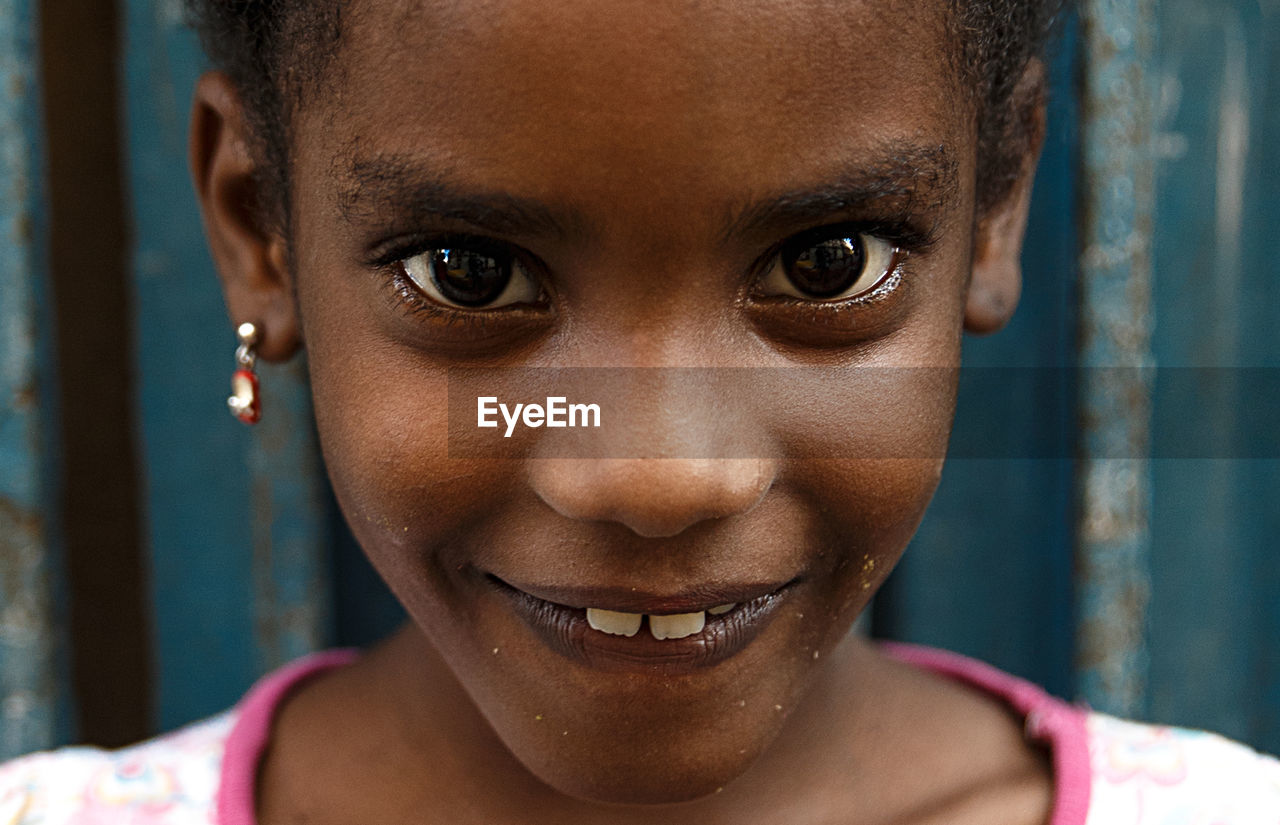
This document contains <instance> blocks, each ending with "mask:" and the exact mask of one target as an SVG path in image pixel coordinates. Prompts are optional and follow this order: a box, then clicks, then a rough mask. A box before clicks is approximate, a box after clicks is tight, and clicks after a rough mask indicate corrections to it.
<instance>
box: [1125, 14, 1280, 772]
mask: <svg viewBox="0 0 1280 825" xmlns="http://www.w3.org/2000/svg"><path fill="white" fill-rule="evenodd" d="M1158 21H1159V25H1160V49H1159V59H1158V61H1157V65H1158V67H1159V70H1160V80H1161V84H1160V87H1161V95H1160V101H1161V120H1160V126H1161V136H1160V144H1159V145H1160V153H1159V158H1160V166H1159V178H1158V185H1159V191H1160V193H1161V197H1160V200H1159V204H1158V208H1157V211H1156V215H1155V219H1156V220H1155V239H1156V245H1155V250H1154V261H1155V265H1156V271H1157V272H1158V273H1159V279H1160V284H1159V289H1158V290H1157V292H1156V309H1157V317H1158V318H1159V319H1160V323H1159V324H1158V325H1157V327H1156V330H1155V338H1154V346H1155V349H1156V353H1157V356H1158V357H1159V359H1160V362H1161V364H1162V365H1170V366H1176V367H1189V368H1195V369H1194V370H1191V371H1184V372H1189V373H1190V375H1191V376H1192V380H1198V381H1199V382H1200V383H1201V384H1202V385H1203V386H1205V387H1206V389H1207V388H1208V387H1209V381H1208V379H1209V378H1212V379H1213V380H1214V384H1215V386H1214V388H1215V389H1217V390H1220V391H1219V392H1213V393H1209V392H1205V393H1201V394H1199V396H1198V397H1197V398H1196V399H1195V400H1196V403H1195V406H1194V407H1193V408H1191V409H1186V408H1183V409H1179V410H1161V409H1159V408H1157V413H1158V416H1159V417H1163V416H1165V415H1169V416H1172V415H1181V416H1184V417H1185V416H1186V415H1188V414H1190V415H1193V416H1195V418H1196V419H1197V420H1198V422H1199V424H1200V426H1204V427H1209V428H1212V431H1213V432H1214V433H1215V434H1219V435H1223V436H1229V437H1231V438H1234V439H1235V440H1236V443H1240V444H1246V445H1247V444H1250V443H1252V442H1256V441H1257V440H1259V439H1260V437H1263V436H1265V435H1266V433H1263V432H1259V431H1258V430H1256V429H1253V430H1251V429H1250V424H1249V423H1248V419H1247V418H1246V417H1245V416H1244V415H1241V412H1242V411H1243V410H1244V409H1246V408H1247V407H1248V406H1249V405H1250V403H1251V402H1255V401H1257V400H1259V399H1257V393H1259V392H1261V391H1262V390H1261V389H1260V388H1258V387H1257V386H1256V385H1251V384H1250V383H1249V381H1250V374H1249V373H1248V372H1247V371H1246V370H1244V369H1242V368H1247V367H1271V368H1277V367H1280V335H1277V333H1276V330H1277V329H1280V278H1277V274H1280V267H1278V266H1277V262H1276V261H1277V258H1276V253H1277V249H1276V244H1275V231H1274V230H1275V227H1276V226H1277V225H1280V149H1278V148H1277V146H1278V144H1280V83H1277V82H1276V80H1275V78H1276V77H1277V76H1280V6H1277V5H1276V4H1274V3H1269V4H1265V3H1262V4H1260V3H1257V2H1254V1H1253V0H1168V2H1164V3H1161V4H1160V5H1159V7H1158ZM1271 400H1272V401H1274V399H1271ZM1254 426H1256V425H1254ZM1267 426H1270V427H1272V428H1274V426H1275V422H1270V423H1269V425H1267ZM1272 432H1274V430H1272ZM1224 440H1230V439H1224ZM1154 494H1155V495H1154V508H1153V531H1152V538H1153V576H1152V600H1151V620H1152V621H1151V637H1150V638H1151V713H1152V716H1153V717H1157V718H1160V719H1162V720H1163V719H1167V720H1170V721H1173V722H1177V723H1179V724H1185V725H1192V726H1197V727H1206V728H1209V729H1212V730H1218V731H1222V732H1224V733H1226V734H1228V735H1230V736H1233V737H1236V738H1240V739H1244V740H1246V741H1248V742H1250V743H1252V744H1254V745H1255V746H1258V747H1262V748H1265V749H1267V750H1270V751H1272V752H1280V650H1278V649H1277V646H1276V640H1277V639H1280V556H1278V555H1277V553H1276V552H1275V536H1276V535H1277V534H1280V461H1276V460H1274V459H1272V460H1264V459H1252V460H1235V459H1232V458H1230V457H1228V456H1218V457H1213V456H1209V457H1205V458H1197V459H1182V460H1164V461H1160V462H1157V463H1156V465H1155V469H1154Z"/></svg>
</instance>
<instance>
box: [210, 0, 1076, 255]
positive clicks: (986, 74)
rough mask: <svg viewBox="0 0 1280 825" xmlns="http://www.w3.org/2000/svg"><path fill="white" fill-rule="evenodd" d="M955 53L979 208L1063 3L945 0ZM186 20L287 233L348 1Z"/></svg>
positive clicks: (262, 3)
mask: <svg viewBox="0 0 1280 825" xmlns="http://www.w3.org/2000/svg"><path fill="white" fill-rule="evenodd" d="M946 1H947V3H948V6H949V11H950V15H949V23H950V26H951V29H952V34H953V37H954V39H955V41H956V42H957V44H958V47H957V50H956V52H955V55H954V57H955V58H956V61H957V64H958V68H959V70H960V72H961V73H962V75H963V77H964V80H965V81H966V82H967V83H968V86H969V88H971V89H973V90H974V97H973V102H974V104H975V106H974V111H975V114H976V116H977V118H978V192H977V201H978V213H979V215H982V214H984V213H985V212H986V211H987V210H988V209H990V208H991V207H993V206H995V205H996V204H998V203H1000V202H1001V201H1002V200H1003V198H1004V197H1005V196H1006V195H1007V194H1008V193H1009V190H1010V187H1011V186H1012V184H1013V182H1014V181H1015V180H1016V179H1017V176H1018V173H1019V171H1020V165H1021V163H1022V159H1023V158H1024V157H1025V154H1026V150H1027V148H1028V147H1029V146H1030V145H1032V144H1033V143H1034V142H1036V141H1037V140H1039V138H1040V134H1039V129H1040V124H1039V121H1038V120H1037V119H1036V117H1035V116H1034V113H1035V111H1036V104H1037V103H1039V102H1040V100H1041V99H1042V96H1043V94H1044V88H1043V78H1042V77H1035V78H1032V80H1033V82H1031V83H1030V84H1023V83H1022V79H1023V77H1024V73H1025V69H1026V68H1027V66H1028V65H1030V63H1031V61H1033V60H1036V59H1043V55H1044V51H1045V48H1046V45H1047V43H1048V41H1049V38H1050V33H1051V30H1052V28H1053V25H1054V22H1055V20H1056V19H1057V18H1058V16H1059V12H1060V10H1061V8H1062V6H1063V5H1064V3H1065V2H1066V0H946ZM187 6H188V12H189V15H190V20H191V23H192V25H193V26H194V28H195V29H196V31H197V32H199V34H200V39H201V42H202V43H203V45H204V49H205V52H206V53H207V54H208V56H209V59H210V61H211V62H212V64H213V67H214V68H215V69H218V70H221V71H223V72H225V73H226V74H227V75H228V76H229V77H230V78H231V80H232V82H233V83H234V84H235V86H236V88H237V90H238V92H239V94H240V97H241V100H242V102H243V104H244V106H245V109H246V112H247V117H248V119H249V128H250V130H251V132H252V137H253V140H254V143H255V146H254V148H255V150H256V152H257V154H258V158H259V160H260V163H259V176H260V180H259V184H260V195H261V197H262V199H263V202H262V203H261V204H260V205H261V206H262V207H263V212H264V217H266V218H267V219H268V220H271V221H273V222H274V224H275V225H276V227H277V228H278V229H280V230H281V231H282V232H284V233H286V235H287V231H288V224H289V210H288V193H289V178H288V169H289V137H290V121H291V119H292V115H293V113H294V112H296V111H297V110H298V108H299V107H300V106H301V105H302V103H303V101H304V100H305V96H306V95H307V93H308V92H309V91H310V90H312V89H314V88H316V86H317V84H318V83H320V82H321V80H322V78H323V76H324V73H325V70H326V68H327V64H328V61H329V59H330V58H331V56H332V55H334V54H336V53H337V51H338V46H339V43H340V40H341V37H342V23H343V13H344V6H345V3H344V0H187Z"/></svg>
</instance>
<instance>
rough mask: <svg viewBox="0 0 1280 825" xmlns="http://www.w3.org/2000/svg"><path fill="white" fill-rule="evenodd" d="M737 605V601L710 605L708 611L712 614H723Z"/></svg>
mask: <svg viewBox="0 0 1280 825" xmlns="http://www.w3.org/2000/svg"><path fill="white" fill-rule="evenodd" d="M737 606H738V605H737V603H736V602H735V603H734V604H721V605H717V606H715V607H708V608H707V612H708V613H710V614H711V615H712V616H723V615H724V614H725V613H728V612H729V611H730V610H733V609H734V608H735V607H737Z"/></svg>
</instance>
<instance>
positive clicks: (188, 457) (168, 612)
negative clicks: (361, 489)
mask: <svg viewBox="0 0 1280 825" xmlns="http://www.w3.org/2000/svg"><path fill="white" fill-rule="evenodd" d="M125 29H126V35H125V36H126V44H125V46H126V48H125V49H124V50H123V52H122V53H123V54H124V55H125V72H126V78H127V88H128V101H127V102H128V107H127V109H128V126H129V140H128V147H129V151H128V157H129V166H130V169H129V172H130V178H129V179H130V182H131V191H132V196H133V213H134V224H135V236H136V248H135V250H134V264H133V268H134V275H135V289H136V301H137V304H136V317H137V323H138V329H137V343H136V346H137V370H138V377H139V386H140V397H139V409H140V411H141V416H142V418H141V424H140V431H141V435H142V442H143V445H144V447H143V452H144V463H145V467H146V479H145V489H146V511H147V519H148V531H149V537H150V558H151V575H152V581H151V592H152V596H153V602H154V611H155V622H154V626H155V629H156V640H155V645H154V650H155V657H156V662H155V677H156V685H157V694H158V695H157V697H156V703H155V704H156V708H157V713H158V720H157V721H158V724H159V726H160V727H162V728H169V727H173V726H174V725H176V724H179V723H182V722H185V721H188V720H190V719H192V718H194V717H197V716H201V715H204V714H207V713H212V712H214V711H217V710H219V709H221V708H223V707H225V706H226V705H228V704H230V703H231V702H233V701H234V700H235V699H237V698H238V697H239V696H240V695H241V693H242V692H243V691H244V690H245V688H246V687H247V686H248V685H249V684H250V683H251V682H252V681H253V680H254V679H255V678H256V677H257V676H258V675H260V674H261V673H262V672H263V671H264V670H265V669H266V668H268V667H271V666H273V665H276V664H279V663H280V662H282V661H284V660H285V659H286V658H288V657H291V656H294V655H297V654H299V653H302V652H305V651H306V650H308V649H311V648H313V647H315V646H317V645H318V644H321V643H323V642H324V641H325V640H326V638H327V628H326V620H325V616H326V611H327V605H326V604H325V601H326V599H325V596H324V594H325V592H326V590H327V587H326V585H325V577H324V574H323V571H324V569H325V565H326V560H327V553H328V545H327V541H328V532H327V527H328V524H329V515H328V513H327V511H326V510H325V508H324V507H323V506H322V502H323V489H324V488H323V486H322V485H323V481H322V479H321V478H320V476H319V474H318V470H317V464H316V459H315V457H314V456H315V451H314V445H313V444H312V440H311V438H310V436H309V433H310V431H311V426H310V413H309V411H308V409H307V403H308V402H307V393H306V391H305V388H304V384H303V382H302V380H301V373H300V371H298V370H297V369H281V370H275V369H270V368H267V367H265V366H264V367H263V370H262V372H263V382H264V384H265V386H266V393H267V398H266V406H265V411H264V416H265V421H264V424H262V425H260V429H261V432H251V431H249V430H248V429H246V428H245V427H244V426H243V425H241V424H239V423H238V422H236V421H234V420H232V418H231V417H230V416H229V415H228V414H227V411H226V406H225V403H224V399H225V398H226V396H227V394H228V391H229V377H230V373H231V370H232V369H233V367H234V364H233V361H232V352H233V350H234V348H235V337H234V335H233V332H232V326H231V324H230V323H229V321H228V319H227V317H226V311H225V309H224V308H223V304H222V300H221V295H220V291H219V288H218V283H217V279H216V277H215V274H214V269H213V266H212V264H211V262H210V259H209V254H208V252H207V251H206V245H205V241H204V237H203V233H202V232H201V228H200V221H199V218H198V213H197V209H196V202H195V196H194V193H193V190H192V187H191V184H190V181H189V179H188V174H187V168H186V140H187V118H188V112H189V107H190V100H191V92H192V89H193V87H194V84H195V80H196V78H197V76H198V73H199V71H200V68H201V66H202V64H203V58H202V56H201V54H200V49H199V45H198V43H197V41H196V38H195V36H194V34H193V33H192V32H191V31H190V30H188V29H187V28H186V27H185V26H184V23H183V17H182V3H180V2H177V1H176V0H130V2H129V3H128V4H127V16H126V27H125Z"/></svg>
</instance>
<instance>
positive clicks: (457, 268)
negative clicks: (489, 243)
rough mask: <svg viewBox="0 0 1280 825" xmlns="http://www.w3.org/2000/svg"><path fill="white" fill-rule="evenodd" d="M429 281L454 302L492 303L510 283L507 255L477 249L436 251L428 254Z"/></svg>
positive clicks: (479, 305)
mask: <svg viewBox="0 0 1280 825" xmlns="http://www.w3.org/2000/svg"><path fill="white" fill-rule="evenodd" d="M431 279H432V280H433V281H435V284H436V287H437V288H438V289H439V290H440V294H441V295H443V296H444V297H446V298H448V299H449V300H450V301H453V302H454V303H457V304H461V305H462V306H468V307H481V306H484V305H485V304H490V303H493V302H494V301H495V300H497V298H498V296H499V295H501V294H502V292H503V290H505V289H506V288H507V284H508V283H510V282H511V256H510V255H504V254H502V253H500V252H490V251H487V250H478V249H465V248H464V249H438V250H436V251H435V252H434V253H433V254H432V255H431Z"/></svg>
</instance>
